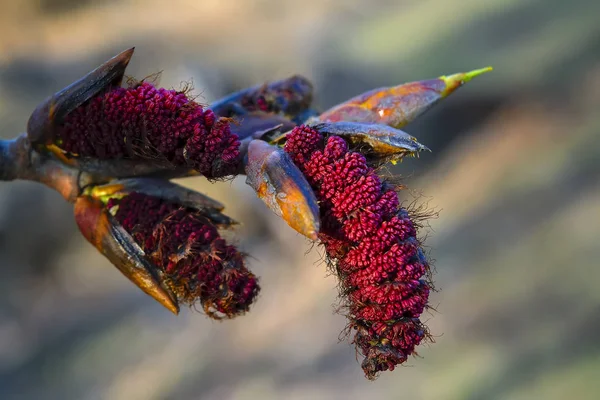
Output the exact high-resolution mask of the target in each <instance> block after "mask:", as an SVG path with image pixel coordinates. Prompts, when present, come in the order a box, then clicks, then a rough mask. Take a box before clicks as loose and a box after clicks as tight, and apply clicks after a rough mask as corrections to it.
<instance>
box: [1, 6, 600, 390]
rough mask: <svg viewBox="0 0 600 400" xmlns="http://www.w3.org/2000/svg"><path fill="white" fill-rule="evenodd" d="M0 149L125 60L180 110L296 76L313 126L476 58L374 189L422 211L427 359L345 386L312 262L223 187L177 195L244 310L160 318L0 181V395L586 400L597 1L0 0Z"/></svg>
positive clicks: (255, 206) (327, 303)
mask: <svg viewBox="0 0 600 400" xmlns="http://www.w3.org/2000/svg"><path fill="white" fill-rule="evenodd" d="M0 7H1V8H0V133H1V135H2V137H3V138H10V137H13V136H15V135H16V134H18V133H19V132H22V131H24V129H25V124H26V121H27V118H28V116H29V113H30V112H31V110H32V109H33V108H34V107H35V105H36V104H37V103H38V102H40V101H42V100H43V99H44V98H45V97H46V96H48V95H50V94H51V93H53V92H54V91H56V90H58V89H60V88H62V87H63V86H65V85H67V84H69V83H70V82H72V81H73V80H75V79H77V78H79V77H80V76H81V75H83V74H85V73H86V72H88V71H89V70H91V69H93V68H94V67H96V66H97V65H98V64H100V63H101V62H103V61H105V60H106V59H108V58H110V57H111V56H113V55H115V54H116V53H118V52H120V51H121V50H123V49H125V48H128V47H131V46H136V53H135V55H134V58H133V60H132V62H131V64H130V67H129V69H128V74H129V75H132V76H134V77H138V78H141V77H144V76H147V75H150V74H153V73H156V72H158V71H163V74H162V77H161V81H160V84H161V86H164V87H169V88H171V87H175V88H178V87H179V86H180V84H181V82H183V81H190V80H191V79H192V80H193V83H194V86H195V88H196V90H195V93H196V94H199V95H201V97H200V100H202V101H206V102H210V101H213V100H215V99H217V98H218V97H220V96H222V95H225V94H227V93H229V92H231V91H233V90H237V89H240V88H243V87H246V86H250V85H254V84H257V83H262V82H263V81H265V80H274V79H279V78H284V77H287V76H289V75H292V74H295V73H300V74H303V75H305V76H307V77H309V78H310V79H311V80H312V81H313V82H314V84H315V87H316V104H317V105H318V107H319V108H321V109H323V110H324V109H326V108H328V107H330V106H332V105H334V104H336V103H338V102H341V101H343V100H345V99H347V98H349V97H351V96H353V95H356V94H358V93H361V92H363V91H365V90H368V89H372V88H375V87H378V86H387V85H394V84H399V83H402V82H408V81H413V80H421V79H426V78H433V77H437V76H439V75H446V74H450V73H455V72H460V71H468V70H471V69H475V68H480V67H484V66H487V65H493V66H494V68H495V70H494V72H493V73H490V74H487V75H484V76H482V77H480V78H477V79H476V80H475V81H473V82H471V83H469V84H468V85H467V86H465V87H464V88H462V89H460V90H459V91H458V92H457V93H456V94H453V95H452V96H451V97H450V98H448V99H447V100H445V101H444V102H442V103H441V104H440V105H439V106H437V107H436V108H435V109H434V110H432V111H431V112H429V113H427V114H426V115H425V116H423V117H422V118H421V119H419V120H418V121H417V122H415V123H413V124H411V125H409V126H408V127H407V128H406V130H407V131H408V132H409V133H411V134H413V135H415V136H416V137H417V138H418V139H419V140H420V141H421V142H422V143H424V144H426V145H427V146H429V147H430V148H431V149H432V150H433V153H431V154H425V155H424V156H422V157H421V158H420V159H418V160H410V161H408V162H404V163H403V164H402V165H400V166H398V167H397V168H396V169H395V172H396V173H398V174H400V175H402V176H404V177H405V181H406V183H407V184H408V185H409V187H410V188H411V190H410V191H406V192H405V193H406V197H405V199H403V200H406V201H411V200H412V199H414V198H417V199H418V200H419V201H420V202H423V203H427V204H428V206H429V207H431V208H433V209H435V210H438V211H440V216H439V218H438V219H435V220H432V221H431V223H430V225H431V228H430V229H429V231H428V232H427V233H428V235H429V239H428V241H427V245H428V246H429V247H430V249H431V253H432V256H433V258H435V260H436V264H435V266H436V269H437V275H436V276H435V281H436V285H437V287H438V288H439V289H440V291H439V292H438V293H435V294H433V296H432V298H431V304H432V305H433V306H434V307H435V308H436V310H437V311H436V312H431V313H429V314H426V315H424V318H425V319H426V320H428V325H429V326H430V329H431V331H432V333H433V335H434V336H435V338H436V343H435V344H432V345H426V346H422V348H421V349H420V351H419V353H420V355H421V356H422V357H419V358H412V359H411V360H410V361H409V363H407V364H408V365H407V366H406V367H400V368H398V369H397V370H396V371H394V372H391V373H390V372H386V373H383V374H382V375H381V377H380V378H379V380H377V381H376V382H375V383H372V382H369V381H367V380H366V379H365V378H364V377H363V373H362V370H361V369H360V364H359V363H358V362H357V361H356V359H355V352H354V348H353V347H352V346H351V345H350V344H348V343H347V342H339V341H338V335H339V333H340V331H341V330H342V329H343V328H344V326H345V324H346V321H345V319H344V317H342V316H340V315H337V314H335V313H334V309H333V305H334V304H335V303H336V295H337V293H336V281H335V278H334V277H332V276H328V275H327V272H326V269H325V266H324V265H323V262H322V257H321V254H320V252H319V250H318V249H317V248H311V246H310V244H309V243H307V241H306V240H304V239H303V238H302V237H300V236H298V235H297V234H296V233H295V232H294V231H292V230H291V229H289V228H288V227H287V225H285V223H283V222H282V221H280V220H278V219H277V218H276V217H275V216H274V215H272V214H271V213H270V211H268V210H267V209H266V207H264V206H263V204H262V203H261V202H260V201H259V200H257V199H256V198H255V197H254V194H253V192H252V191H251V189H250V188H249V187H247V186H246V185H245V184H244V179H243V178H238V179H236V180H234V181H233V182H231V183H221V184H215V185H212V184H208V183H206V182H205V181H204V180H203V179H201V178H194V179H191V180H186V181H184V183H185V184H186V185H189V186H191V187H194V188H196V189H198V190H201V191H203V192H205V193H207V194H209V195H211V196H213V197H215V198H217V199H219V200H221V201H223V202H225V203H226V204H227V210H226V211H227V212H228V213H229V214H230V215H231V216H232V217H234V218H236V219H238V220H241V221H243V223H244V225H243V226H242V227H241V228H240V229H239V230H238V231H237V235H236V237H235V239H234V241H235V242H236V243H238V244H239V246H240V248H242V249H243V250H245V251H248V252H250V253H251V254H252V258H251V259H250V260H249V263H250V265H251V268H252V269H253V271H254V272H255V273H256V274H258V275H259V276H261V283H262V287H263V290H262V293H261V295H260V298H259V299H258V301H257V303H256V304H255V306H254V307H253V309H252V310H251V312H250V313H249V314H247V315H246V316H244V317H240V318H238V319H236V320H232V321H225V322H221V323H219V322H214V321H211V320H209V319H208V318H206V317H204V316H203V315H202V314H200V313H199V312H196V311H194V310H188V309H185V310H183V312H182V313H181V315H180V316H179V317H174V316H173V315H170V314H169V313H168V312H167V311H166V310H164V309H162V308H161V307H160V306H159V305H158V304H157V303H155V302H154V301H153V300H151V299H150V298H149V297H147V296H145V295H144V294H143V293H142V292H141V291H139V290H138V289H136V288H135V287H133V286H132V285H131V284H130V283H129V281H127V280H126V279H124V278H123V277H122V276H121V275H120V273H119V272H117V270H116V269H115V268H113V267H112V266H111V265H110V264H109V263H108V261H106V260H105V259H104V258H103V257H102V256H100V255H99V254H98V253H97V252H96V251H95V250H94V249H93V248H92V247H91V246H90V245H89V244H88V243H87V242H86V241H85V240H84V239H83V238H82V237H81V236H80V235H79V233H78V231H77V227H76V225H75V223H74V221H73V217H72V207H71V206H70V205H69V204H66V203H65V202H64V201H63V200H62V199H61V198H60V196H59V195H58V194H57V193H55V192H53V191H51V190H50V189H47V188H45V187H42V186H41V185H37V184H33V183H28V182H11V183H6V182H5V183H2V184H0V398H1V399H342V398H345V399H349V398H369V399H371V398H372V399H388V398H389V399H473V400H475V399H546V400H548V399H563V398H568V397H572V398H577V399H596V398H600V379H598V378H599V377H600V375H599V374H600V290H599V289H598V284H599V283H600V268H599V267H600V265H599V262H598V260H599V259H600V245H599V243H598V241H599V238H600V165H599V160H600V23H599V18H600V2H599V1H597V0H571V1H568V2H566V1H563V0H518V1H517V0H494V1H481V0H461V1H459V0H380V1H376V0H369V1H358V0H303V1H289V2H288V1H279V0H248V1H244V0H237V1H233V0H221V1H217V0H201V1H200V0H170V1H162V0H161V1H158V0H145V1H141V0H95V1H88V0H78V1H75V0H37V1H35V0H20V1H18V2H17V1H12V0H6V1H1V2H0Z"/></svg>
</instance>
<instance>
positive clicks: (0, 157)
mask: <svg viewBox="0 0 600 400" xmlns="http://www.w3.org/2000/svg"><path fill="white" fill-rule="evenodd" d="M16 179H22V180H28V181H34V182H39V183H43V184H44V185H46V186H48V187H50V188H52V189H54V190H56V191H57V192H59V193H60V194H61V196H62V197H63V198H64V199H65V200H66V201H68V202H70V203H73V202H75V199H76V198H77V196H79V194H80V193H81V187H82V186H84V185H86V184H88V183H89V182H90V181H91V177H90V176H88V174H86V173H82V172H80V171H79V170H77V169H75V168H72V167H69V166H67V165H65V164H63V163H61V162H60V161H58V160H56V159H55V158H54V157H53V156H52V155H50V154H43V153H39V152H37V151H35V150H34V149H33V148H32V147H31V143H30V141H29V139H28V137H27V135H26V134H24V133H23V134H21V135H19V136H18V137H16V138H14V139H10V140H0V180H2V181H12V180H16Z"/></svg>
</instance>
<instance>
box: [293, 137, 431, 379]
mask: <svg viewBox="0 0 600 400" xmlns="http://www.w3.org/2000/svg"><path fill="white" fill-rule="evenodd" d="M285 151H286V152H287V153H289V154H290V156H291V157H292V159H293V160H294V162H295V163H296V165H297V166H298V167H299V168H300V169H301V170H302V172H303V173H304V174H305V176H306V178H307V179H308V181H309V183H310V184H311V186H312V188H313V190H314V191H315V194H316V195H317V199H318V200H319V203H320V212H321V232H320V234H319V240H320V242H321V243H322V244H323V245H324V246H325V250H326V253H327V256H328V258H329V260H330V261H332V262H333V265H335V270H336V273H337V276H338V278H339V280H340V287H341V293H342V298H343V299H344V301H345V302H344V306H345V307H346V309H347V313H348V315H347V316H348V318H349V328H351V329H353V330H354V331H355V335H354V338H353V343H355V344H356V347H357V351H358V352H360V354H362V355H363V356H364V360H363V362H362V368H363V370H364V372H365V375H366V376H367V377H368V378H369V379H374V378H376V376H377V375H378V373H379V372H380V371H385V370H388V369H389V370H393V369H394V367H395V366H396V365H398V364H402V363H404V362H405V361H406V360H407V358H408V357H409V356H410V355H411V354H413V353H414V352H415V347H416V346H417V345H419V344H420V343H421V342H422V341H423V340H424V339H425V338H427V337H428V331H427V328H426V327H425V326H424V325H423V323H422V322H421V321H420V320H419V316H420V315H421V313H422V312H423V310H424V309H425V307H426V305H427V301H428V297H429V291H430V289H431V283H430V281H429V279H428V278H427V277H428V276H429V275H428V272H429V265H428V262H427V260H426V257H425V256H424V254H423V251H422V250H421V246H420V243H419V241H418V240H417V237H416V235H417V231H416V227H415V225H414V223H413V221H412V220H411V217H410V215H409V214H408V212H407V211H406V210H405V209H404V208H402V207H400V204H399V200H398V195H397V193H396V191H395V190H394V188H393V187H388V185H386V184H385V183H383V182H382V180H381V179H380V177H379V176H378V175H377V174H376V172H375V170H374V169H373V168H371V167H369V165H368V164H367V160H366V159H365V157H364V156H363V155H362V154H359V153H357V152H353V151H350V150H349V149H348V144H347V143H346V142H345V141H344V140H343V139H342V138H341V137H337V136H331V137H328V138H323V137H322V136H321V134H320V133H318V132H317V131H315V130H313V129H311V128H309V127H306V126H298V127H296V128H295V129H294V130H293V131H292V132H291V133H290V134H288V135H287V142H286V145H285Z"/></svg>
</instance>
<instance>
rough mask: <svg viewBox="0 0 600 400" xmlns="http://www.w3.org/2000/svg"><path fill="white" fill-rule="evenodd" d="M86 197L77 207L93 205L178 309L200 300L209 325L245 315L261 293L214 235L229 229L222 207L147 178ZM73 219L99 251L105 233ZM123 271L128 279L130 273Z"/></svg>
mask: <svg viewBox="0 0 600 400" xmlns="http://www.w3.org/2000/svg"><path fill="white" fill-rule="evenodd" d="M86 196H87V197H85V200H82V204H83V202H88V203H89V202H92V201H93V202H94V203H95V204H101V205H102V209H101V214H102V215H103V216H104V217H103V218H104V219H105V220H106V221H107V222H108V223H109V226H110V228H111V229H112V230H119V231H122V232H124V233H125V235H123V236H126V237H127V238H128V241H127V246H124V248H125V249H128V248H134V249H136V254H137V257H136V258H135V259H134V260H138V259H140V260H142V261H143V262H144V263H145V264H144V265H146V269H147V270H151V271H152V274H153V275H154V276H156V277H157V278H156V279H155V281H156V282H158V285H155V286H160V287H161V288H164V290H165V292H167V293H169V294H170V296H171V297H172V298H173V300H174V301H173V302H174V303H175V304H177V303H179V302H181V303H184V304H189V305H192V304H194V303H196V302H197V301H199V302H200V303H201V304H202V306H203V308H204V311H205V312H206V314H207V315H208V316H210V317H211V318H214V319H222V318H233V317H235V316H237V315H241V314H243V313H245V312H246V311H248V309H249V307H250V305H251V303H252V302H253V301H254V299H255V298H256V296H257V294H258V292H259V290H260V287H259V285H258V279H257V278H256V277H255V276H254V274H252V272H250V271H249V270H248V269H247V268H246V265H245V261H244V256H243V254H242V253H240V252H239V251H238V250H237V249H236V248H235V247H234V246H232V245H229V244H227V242H226V241H225V240H224V239H223V238H222V237H221V236H220V234H219V232H218V229H219V228H226V227H228V226H230V225H231V224H233V223H234V222H233V221H232V220H231V219H230V218H229V217H227V216H225V215H223V214H221V213H220V209H222V205H220V204H219V203H217V202H215V201H214V200H211V199H209V198H207V197H204V196H202V195H201V194H199V193H196V192H193V191H191V190H189V189H185V188H182V187H180V186H177V185H175V184H173V183H170V182H167V181H158V180H152V179H131V180H122V181H116V182H115V183H111V184H108V185H104V186H100V187H95V188H90V189H88V190H87V192H86ZM91 199H93V200H91ZM99 212H100V211H99ZM78 215H79V214H78ZM77 220H78V224H79V226H80V229H81V230H82V233H84V236H86V238H88V240H89V241H90V242H92V243H93V244H95V245H96V247H97V248H99V249H101V248H100V247H98V245H97V242H98V240H97V239H96V238H97V237H103V236H104V235H105V233H104V230H99V229H98V228H97V224H89V223H87V219H84V218H81V217H79V218H78V219H77ZM103 253H104V254H105V255H106V252H103ZM109 259H110V260H111V261H113V259H111V258H110V257H109ZM130 259H131V256H130ZM140 262H141V261H140ZM120 269H121V270H122V271H125V272H124V273H125V274H126V275H128V274H131V271H134V270H135V266H127V267H125V268H120ZM130 279H131V278H130ZM134 282H136V281H134ZM156 282H155V283H156ZM136 283H137V282H136ZM153 297H155V296H153ZM155 298H156V297H155Z"/></svg>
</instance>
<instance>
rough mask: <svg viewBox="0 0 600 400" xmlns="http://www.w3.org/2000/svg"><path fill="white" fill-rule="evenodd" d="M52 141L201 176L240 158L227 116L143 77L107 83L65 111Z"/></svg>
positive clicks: (84, 152)
mask: <svg viewBox="0 0 600 400" xmlns="http://www.w3.org/2000/svg"><path fill="white" fill-rule="evenodd" d="M56 143H57V144H58V146H59V147H60V148H61V149H63V150H64V151H66V152H68V153H71V154H75V155H77V156H80V157H94V158H99V159H115V158H133V159H136V158H138V159H139V158H146V159H152V160H154V161H156V162H162V163H165V164H166V165H170V166H172V167H188V168H191V169H195V170H197V171H198V172H200V173H201V174H202V175H204V176H206V177H207V178H221V177H225V176H228V175H231V174H232V173H234V172H235V170H236V168H237V165H238V163H239V158H240V152H239V146H240V142H239V140H238V137H237V136H236V135H235V134H233V133H232V132H231V130H230V127H229V120H228V119H226V118H217V117H216V116H215V114H214V113H213V112H212V111H211V110H205V109H203V108H202V106H201V105H199V104H198V103H196V102H194V101H193V100H191V99H189V98H188V97H187V95H186V94H185V93H184V92H178V91H175V90H167V89H162V88H156V87H154V86H153V85H152V84H150V83H147V82H144V83H140V84H138V85H135V86H131V87H128V88H121V87H117V88H113V89H111V90H109V91H107V92H105V93H102V94H100V95H98V96H96V97H94V98H92V99H90V100H89V101H88V102H86V103H85V104H83V105H82V106H80V107H78V108H77V109H75V110H74V111H72V112H71V113H69V115H68V116H67V118H66V120H65V121H64V124H63V125H62V126H61V127H60V129H59V130H58V132H57V141H56Z"/></svg>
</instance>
